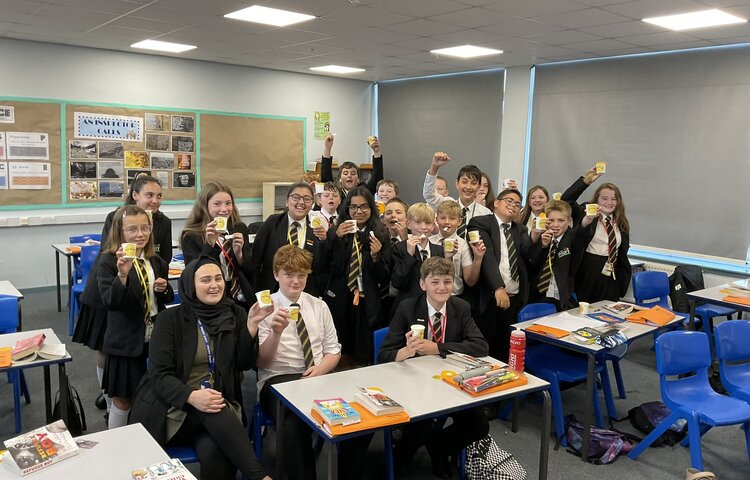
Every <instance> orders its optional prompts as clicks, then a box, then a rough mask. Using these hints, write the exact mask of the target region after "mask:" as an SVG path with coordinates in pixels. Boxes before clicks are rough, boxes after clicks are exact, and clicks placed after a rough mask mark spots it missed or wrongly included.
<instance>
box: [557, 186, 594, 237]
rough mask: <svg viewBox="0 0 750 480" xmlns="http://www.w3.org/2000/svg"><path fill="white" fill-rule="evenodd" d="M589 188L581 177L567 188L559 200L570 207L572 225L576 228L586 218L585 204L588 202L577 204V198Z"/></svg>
mask: <svg viewBox="0 0 750 480" xmlns="http://www.w3.org/2000/svg"><path fill="white" fill-rule="evenodd" d="M587 188H589V186H588V185H586V183H585V182H584V181H583V177H578V178H577V179H576V181H575V182H573V184H572V185H571V186H569V187H568V188H567V190H565V191H564V192H563V194H562V196H561V197H560V200H562V201H563V202H567V203H568V205H570V209H571V211H572V212H571V217H572V218H573V225H574V226H578V225H580V224H581V220H582V219H583V217H585V216H586V204H587V203H590V202H583V203H580V204H579V203H578V197H580V196H581V195H582V194H583V192H584V191H585V190H586V189H587Z"/></svg>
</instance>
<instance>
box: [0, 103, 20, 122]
mask: <svg viewBox="0 0 750 480" xmlns="http://www.w3.org/2000/svg"><path fill="white" fill-rule="evenodd" d="M0 123H16V108H15V107H11V106H10V105H0Z"/></svg>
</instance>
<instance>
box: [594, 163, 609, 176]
mask: <svg viewBox="0 0 750 480" xmlns="http://www.w3.org/2000/svg"><path fill="white" fill-rule="evenodd" d="M594 168H595V169H596V173H599V174H602V173H605V172H606V171H607V164H606V163H605V162H596V165H595V166H594Z"/></svg>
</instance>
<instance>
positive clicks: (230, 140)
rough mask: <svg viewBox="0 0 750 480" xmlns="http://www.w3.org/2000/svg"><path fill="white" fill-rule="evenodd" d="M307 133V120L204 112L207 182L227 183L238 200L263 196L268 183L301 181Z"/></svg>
mask: <svg viewBox="0 0 750 480" xmlns="http://www.w3.org/2000/svg"><path fill="white" fill-rule="evenodd" d="M304 130H305V123H304V121H303V120H294V119H279V118H259V117H244V116H229V115H214V114H201V115H200V160H201V168H200V174H201V183H202V184H205V183H207V182H212V181H218V182H222V183H225V184H227V185H229V186H230V187H231V188H232V192H233V193H234V196H235V198H260V197H262V194H263V182H275V181H289V180H290V179H298V178H300V177H301V176H302V173H303V162H304V134H305V131H304Z"/></svg>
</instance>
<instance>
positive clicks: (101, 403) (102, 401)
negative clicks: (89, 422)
mask: <svg viewBox="0 0 750 480" xmlns="http://www.w3.org/2000/svg"><path fill="white" fill-rule="evenodd" d="M94 405H96V408H98V409H99V410H106V409H107V399H106V398H104V394H103V393H100V394H99V396H98V397H96V401H94Z"/></svg>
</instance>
